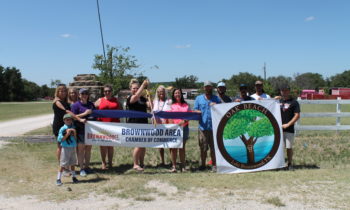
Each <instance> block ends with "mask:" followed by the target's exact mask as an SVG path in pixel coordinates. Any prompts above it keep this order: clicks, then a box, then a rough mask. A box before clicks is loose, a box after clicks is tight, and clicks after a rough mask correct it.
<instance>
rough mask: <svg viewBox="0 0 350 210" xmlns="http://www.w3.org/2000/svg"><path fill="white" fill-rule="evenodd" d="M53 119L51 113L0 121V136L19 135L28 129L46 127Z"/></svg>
mask: <svg viewBox="0 0 350 210" xmlns="http://www.w3.org/2000/svg"><path fill="white" fill-rule="evenodd" d="M52 121H53V114H46V115H40V116H35V117H27V118H22V119H17V120H11V121H5V122H0V137H7V136H21V135H23V134H25V133H27V132H28V131H31V130H35V129H38V128H42V127H46V126H48V125H50V124H51V123H52Z"/></svg>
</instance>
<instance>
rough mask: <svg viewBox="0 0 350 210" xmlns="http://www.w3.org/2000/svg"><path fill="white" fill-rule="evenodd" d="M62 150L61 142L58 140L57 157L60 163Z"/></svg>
mask: <svg viewBox="0 0 350 210" xmlns="http://www.w3.org/2000/svg"><path fill="white" fill-rule="evenodd" d="M56 139H57V138H56ZM61 150H62V147H61V143H59V142H57V150H56V157H57V161H58V165H59V164H60V159H61Z"/></svg>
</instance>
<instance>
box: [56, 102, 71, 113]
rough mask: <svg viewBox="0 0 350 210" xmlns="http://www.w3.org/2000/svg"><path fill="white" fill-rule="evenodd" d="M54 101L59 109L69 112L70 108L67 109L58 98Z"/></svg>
mask: <svg viewBox="0 0 350 210" xmlns="http://www.w3.org/2000/svg"><path fill="white" fill-rule="evenodd" d="M54 103H55V104H56V106H57V107H58V108H59V109H62V110H63V111H65V112H66V113H69V112H70V110H67V109H66V108H65V107H64V106H63V104H62V103H61V102H60V101H59V100H56V102H54Z"/></svg>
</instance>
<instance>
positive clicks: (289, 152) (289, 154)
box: [287, 148, 293, 165]
mask: <svg viewBox="0 0 350 210" xmlns="http://www.w3.org/2000/svg"><path fill="white" fill-rule="evenodd" d="M287 159H288V165H293V164H292V163H293V149H292V148H290V149H287Z"/></svg>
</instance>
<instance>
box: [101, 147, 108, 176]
mask: <svg viewBox="0 0 350 210" xmlns="http://www.w3.org/2000/svg"><path fill="white" fill-rule="evenodd" d="M100 154H101V160H102V169H103V170H104V169H106V168H107V163H106V156H107V147H106V146H100Z"/></svg>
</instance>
